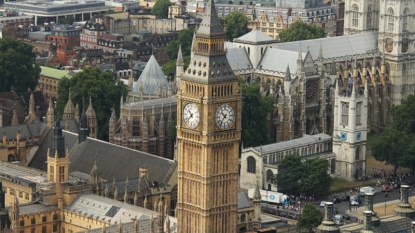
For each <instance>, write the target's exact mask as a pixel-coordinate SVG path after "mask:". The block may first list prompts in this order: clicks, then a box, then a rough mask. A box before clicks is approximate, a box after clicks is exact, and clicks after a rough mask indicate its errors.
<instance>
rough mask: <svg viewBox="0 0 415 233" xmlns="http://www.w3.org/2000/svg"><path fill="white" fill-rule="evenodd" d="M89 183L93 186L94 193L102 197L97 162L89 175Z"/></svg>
mask: <svg viewBox="0 0 415 233" xmlns="http://www.w3.org/2000/svg"><path fill="white" fill-rule="evenodd" d="M89 183H90V184H91V189H92V193H94V194H98V195H101V174H100V172H99V170H98V166H97V161H94V166H93V167H92V170H91V172H90V173H89Z"/></svg>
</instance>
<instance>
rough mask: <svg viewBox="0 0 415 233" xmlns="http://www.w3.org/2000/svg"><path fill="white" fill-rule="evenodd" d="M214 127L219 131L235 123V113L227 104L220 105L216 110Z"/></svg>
mask: <svg viewBox="0 0 415 233" xmlns="http://www.w3.org/2000/svg"><path fill="white" fill-rule="evenodd" d="M215 121H216V125H217V126H218V127H219V128H220V129H227V128H229V127H231V126H232V124H233V122H234V121H235V111H234V110H233V108H232V106H231V105H229V104H222V105H221V106H219V108H218V109H217V110H216V115H215Z"/></svg>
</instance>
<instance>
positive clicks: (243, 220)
mask: <svg viewBox="0 0 415 233" xmlns="http://www.w3.org/2000/svg"><path fill="white" fill-rule="evenodd" d="M245 221H246V216H245V214H242V215H241V222H245Z"/></svg>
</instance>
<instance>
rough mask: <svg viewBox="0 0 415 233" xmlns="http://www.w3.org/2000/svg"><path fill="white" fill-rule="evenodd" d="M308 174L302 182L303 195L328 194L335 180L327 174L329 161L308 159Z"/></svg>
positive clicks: (305, 164)
mask: <svg viewBox="0 0 415 233" xmlns="http://www.w3.org/2000/svg"><path fill="white" fill-rule="evenodd" d="M304 166H305V172H303V174H306V175H304V176H303V177H302V179H301V182H300V184H301V185H300V190H301V193H303V194H305V195H307V196H309V195H312V194H322V195H325V194H328V192H329V189H330V186H331V184H332V182H333V179H332V178H331V176H330V175H328V174H327V169H328V168H329V161H328V160H327V159H323V158H315V159H308V160H306V161H305V162H304Z"/></svg>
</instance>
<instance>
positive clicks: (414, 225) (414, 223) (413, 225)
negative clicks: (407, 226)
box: [411, 222, 415, 233]
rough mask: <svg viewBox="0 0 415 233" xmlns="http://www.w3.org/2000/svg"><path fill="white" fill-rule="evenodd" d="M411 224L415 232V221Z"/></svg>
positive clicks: (413, 232)
mask: <svg viewBox="0 0 415 233" xmlns="http://www.w3.org/2000/svg"><path fill="white" fill-rule="evenodd" d="M411 226H412V233H415V222H411Z"/></svg>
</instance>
